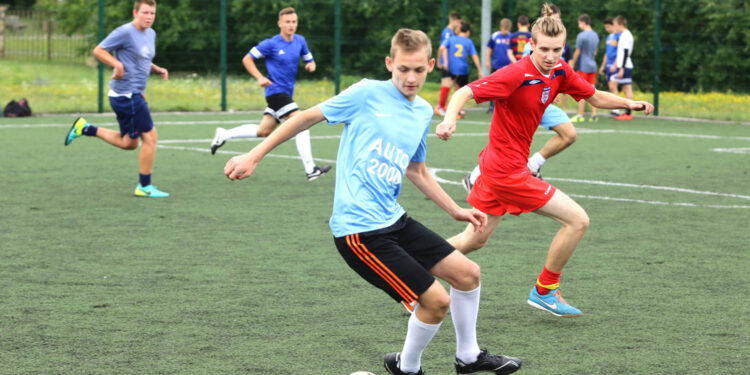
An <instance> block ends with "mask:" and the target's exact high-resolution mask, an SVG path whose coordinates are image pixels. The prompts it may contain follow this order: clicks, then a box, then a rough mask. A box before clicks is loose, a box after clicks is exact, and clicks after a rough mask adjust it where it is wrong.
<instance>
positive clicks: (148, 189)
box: [133, 184, 169, 198]
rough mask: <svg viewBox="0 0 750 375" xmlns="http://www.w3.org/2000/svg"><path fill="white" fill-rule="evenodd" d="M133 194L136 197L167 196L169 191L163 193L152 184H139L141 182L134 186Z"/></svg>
mask: <svg viewBox="0 0 750 375" xmlns="http://www.w3.org/2000/svg"><path fill="white" fill-rule="evenodd" d="M133 194H135V196H136V197H144V198H167V197H169V193H165V192H163V191H161V190H159V189H157V188H156V186H154V185H146V186H141V184H138V186H136V187H135V192H134V193H133Z"/></svg>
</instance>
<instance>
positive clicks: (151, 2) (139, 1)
mask: <svg viewBox="0 0 750 375" xmlns="http://www.w3.org/2000/svg"><path fill="white" fill-rule="evenodd" d="M143 4H146V5H148V6H152V7H155V6H156V1H155V0H135V3H134V4H133V10H134V11H136V12H137V11H138V9H141V5H143Z"/></svg>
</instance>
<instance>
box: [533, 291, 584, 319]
mask: <svg viewBox="0 0 750 375" xmlns="http://www.w3.org/2000/svg"><path fill="white" fill-rule="evenodd" d="M526 302H528V304H529V305H531V306H533V307H536V308H537V309H539V310H544V311H547V312H549V313H550V314H552V315H554V316H562V317H565V318H572V317H576V316H580V315H581V310H578V309H576V308H575V307H573V306H570V305H569V304H568V303H567V302H565V300H564V299H563V298H562V296H561V295H560V289H559V288H558V289H552V290H550V292H549V293H547V294H546V295H541V294H539V292H537V291H536V287H533V288H531V293H529V299H528V301H526Z"/></svg>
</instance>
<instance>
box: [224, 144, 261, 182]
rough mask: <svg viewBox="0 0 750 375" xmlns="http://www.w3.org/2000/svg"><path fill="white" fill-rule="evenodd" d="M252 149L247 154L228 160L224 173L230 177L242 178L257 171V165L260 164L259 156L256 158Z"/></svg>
mask: <svg viewBox="0 0 750 375" xmlns="http://www.w3.org/2000/svg"><path fill="white" fill-rule="evenodd" d="M252 153H253V152H252V151H250V152H248V153H246V154H242V155H238V156H235V157H233V158H231V159H229V161H228V162H227V164H226V165H225V166H224V174H225V175H226V176H227V178H228V179H230V180H232V181H234V180H241V179H243V178H247V177H250V175H251V174H253V172H254V171H255V167H257V166H258V162H259V161H260V160H258V158H256V157H255V156H254V155H253V154H252Z"/></svg>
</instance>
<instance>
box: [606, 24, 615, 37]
mask: <svg viewBox="0 0 750 375" xmlns="http://www.w3.org/2000/svg"><path fill="white" fill-rule="evenodd" d="M604 30H606V31H607V34H612V33H614V32H615V27H614V26H612V25H609V24H606V23H605V24H604Z"/></svg>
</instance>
